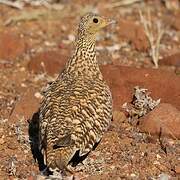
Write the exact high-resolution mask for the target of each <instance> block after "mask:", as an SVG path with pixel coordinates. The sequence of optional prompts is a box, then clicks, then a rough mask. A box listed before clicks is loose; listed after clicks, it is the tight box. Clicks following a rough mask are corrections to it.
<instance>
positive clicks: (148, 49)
mask: <svg viewBox="0 0 180 180" xmlns="http://www.w3.org/2000/svg"><path fill="white" fill-rule="evenodd" d="M179 7H180V1H179V0H156V1H155V0H108V1H107V0H0V160H1V163H0V179H8V178H10V179H14V178H17V179H25V178H26V179H27V178H29V179H33V178H37V175H38V174H39V170H38V164H37V163H36V162H35V160H34V159H33V157H32V153H31V149H30V146H29V143H30V141H29V135H28V122H27V120H28V119H31V117H32V115H33V113H35V112H36V111H37V109H38V107H39V103H40V101H41V99H42V93H41V92H42V90H43V88H44V87H45V86H46V84H47V83H50V82H52V81H53V80H54V79H55V78H56V77H57V75H58V73H60V72H61V70H62V69H63V67H64V64H65V63H66V61H67V59H68V57H69V56H70V54H71V52H72V51H73V48H74V40H75V36H76V32H77V27H78V23H79V20H80V17H81V16H82V15H84V14H85V13H87V12H94V13H97V14H100V15H103V16H106V17H109V18H113V19H115V20H116V21H117V24H116V25H113V26H111V27H108V28H106V29H104V30H103V31H102V32H101V33H99V35H98V37H97V46H96V49H97V59H98V62H99V64H100V66H101V70H102V72H103V75H104V77H105V79H106V81H107V82H108V84H109V85H110V88H111V90H112V93H113V100H114V109H115V110H116V111H117V112H118V113H117V112H116V118H117V120H115V121H114V122H113V124H112V126H111V127H110V131H109V132H108V133H107V135H106V136H105V138H104V140H103V142H102V143H101V145H100V147H99V146H98V149H97V150H96V152H94V153H92V154H91V155H90V157H89V159H88V160H86V163H85V165H84V166H80V167H79V169H78V170H79V173H77V174H78V175H77V177H76V178H77V179H78V178H79V179H81V178H82V179H83V178H85V179H88V178H89V179H102V178H103V179H118V178H125V179H148V178H149V179H157V178H160V177H161V178H163V177H165V178H169V177H177V176H178V173H180V166H179V165H178V164H179V163H178V158H177V154H178V144H179V141H178V138H179V136H180V129H174V127H176V128H177V127H178V126H179V125H177V124H176V123H177V122H179V119H178V121H176V122H175V124H173V125H172V127H173V128H172V129H170V131H171V133H169V131H168V132H166V133H165V134H166V135H169V134H172V131H173V132H175V134H174V136H175V138H174V137H173V139H175V140H169V139H165V140H164V141H165V145H166V148H167V149H168V148H169V149H168V155H167V152H166V153H165V152H164V151H163V150H162V146H161V144H160V143H159V141H157V140H156V139H155V140H154V139H153V138H150V137H149V136H147V135H144V134H143V133H141V132H140V131H139V130H137V129H136V128H135V127H134V125H132V123H129V122H128V120H126V116H125V115H124V113H122V111H123V108H122V106H123V104H124V103H126V102H131V101H132V96H133V89H134V87H135V86H137V85H138V86H143V87H145V88H147V89H148V90H150V91H151V92H152V96H153V98H155V99H156V100H157V99H161V101H162V102H165V103H169V104H171V105H173V107H175V108H176V109H177V111H178V113H177V114H178V115H177V116H178V117H180V115H179V114H180V113H179V110H180V94H179V92H180V83H179V82H180V81H179V80H180V78H179V74H180V9H179ZM166 108H168V107H166ZM172 114H173V112H172ZM155 116H156V117H157V116H158V115H155ZM177 116H176V117H177ZM168 118H170V117H167V118H166V119H168ZM142 126H143V128H144V129H143V128H142V129H143V130H142V131H145V132H149V131H151V130H149V129H148V130H147V129H146V128H147V127H145V126H146V125H142ZM167 126H169V124H168V123H167ZM170 126H171V125H170ZM152 131H153V132H152V133H155V134H156V135H157V134H158V133H159V130H158V131H157V132H156V131H155V132H154V129H153V130H152ZM83 168H84V169H83Z"/></svg>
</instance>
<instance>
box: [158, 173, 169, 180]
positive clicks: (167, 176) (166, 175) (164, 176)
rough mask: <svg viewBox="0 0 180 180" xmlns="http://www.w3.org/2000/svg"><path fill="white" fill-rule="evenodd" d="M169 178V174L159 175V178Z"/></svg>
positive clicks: (163, 179) (166, 179)
mask: <svg viewBox="0 0 180 180" xmlns="http://www.w3.org/2000/svg"><path fill="white" fill-rule="evenodd" d="M169 179H170V176H169V175H168V174H165V173H161V174H160V175H159V180H169Z"/></svg>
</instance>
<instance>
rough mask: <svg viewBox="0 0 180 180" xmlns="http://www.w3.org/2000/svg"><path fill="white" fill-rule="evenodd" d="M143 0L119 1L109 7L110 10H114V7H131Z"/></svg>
mask: <svg viewBox="0 0 180 180" xmlns="http://www.w3.org/2000/svg"><path fill="white" fill-rule="evenodd" d="M141 1H143V0H121V1H118V2H114V3H112V5H110V8H116V7H120V6H127V5H131V4H134V3H137V2H141Z"/></svg>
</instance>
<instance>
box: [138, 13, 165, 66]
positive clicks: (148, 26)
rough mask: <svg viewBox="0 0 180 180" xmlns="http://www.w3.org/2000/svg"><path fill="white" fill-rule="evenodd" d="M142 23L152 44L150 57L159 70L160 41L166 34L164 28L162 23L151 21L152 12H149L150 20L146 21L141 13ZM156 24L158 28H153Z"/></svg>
mask: <svg viewBox="0 0 180 180" xmlns="http://www.w3.org/2000/svg"><path fill="white" fill-rule="evenodd" d="M139 15H140V19H141V23H142V24H143V27H144V31H145V34H146V36H147V38H148V40H149V44H150V51H149V55H150V56H151V57H152V61H153V63H154V65H155V68H158V61H159V47H160V41H161V39H162V36H163V34H164V32H165V31H164V28H163V27H162V24H161V22H160V21H158V22H156V23H153V22H152V19H151V15H150V12H149V11H148V15H147V16H148V18H147V19H146V18H145V17H144V16H143V14H142V11H141V10H140V11H139ZM153 24H155V25H156V26H153ZM153 29H156V34H155V32H153Z"/></svg>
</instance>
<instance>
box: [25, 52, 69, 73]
mask: <svg viewBox="0 0 180 180" xmlns="http://www.w3.org/2000/svg"><path fill="white" fill-rule="evenodd" d="M67 59H68V58H67V56H65V55H64V54H62V53H60V52H58V51H47V52H40V53H38V54H37V55H35V56H34V57H33V58H32V59H31V60H30V62H29V64H28V69H29V70H30V71H32V72H34V73H48V74H49V75H53V74H56V73H60V72H61V70H62V69H63V68H64V65H65V62H66V61H67Z"/></svg>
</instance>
